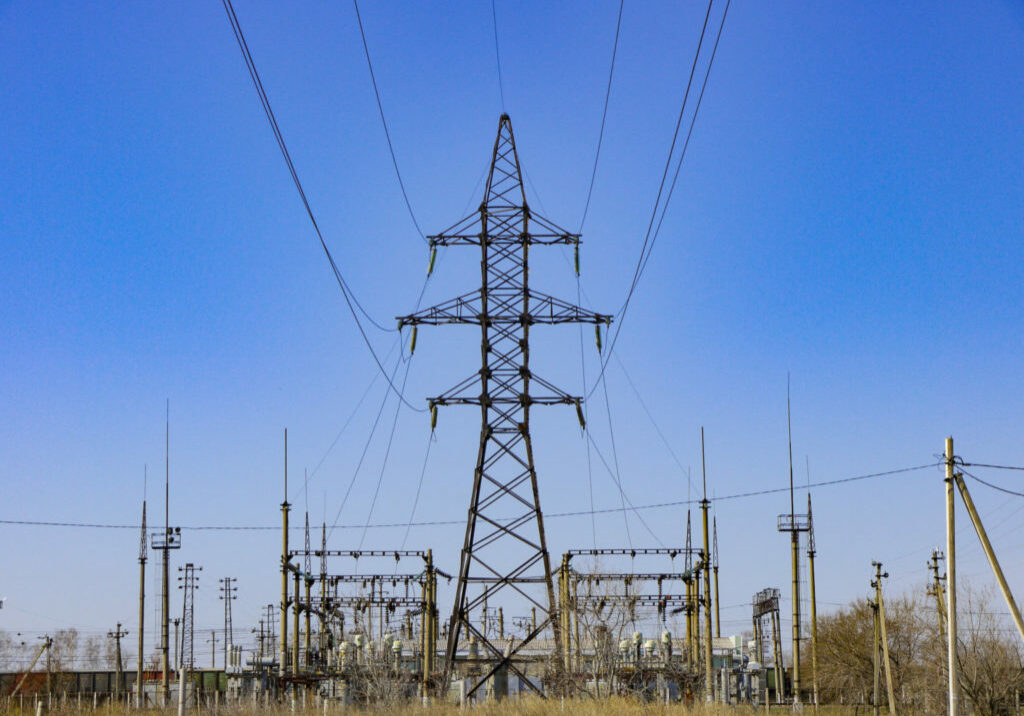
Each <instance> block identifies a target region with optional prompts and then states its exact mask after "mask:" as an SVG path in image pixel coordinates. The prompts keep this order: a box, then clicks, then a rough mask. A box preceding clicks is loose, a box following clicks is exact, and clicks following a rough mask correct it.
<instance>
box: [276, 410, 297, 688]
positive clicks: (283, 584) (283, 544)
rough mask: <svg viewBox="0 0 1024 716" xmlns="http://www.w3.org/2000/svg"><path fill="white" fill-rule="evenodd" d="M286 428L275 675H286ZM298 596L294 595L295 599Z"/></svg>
mask: <svg viewBox="0 0 1024 716" xmlns="http://www.w3.org/2000/svg"><path fill="white" fill-rule="evenodd" d="M290 506H291V505H289V504H288V428H285V429H284V502H282V503H281V654H280V656H279V657H278V658H279V659H280V663H279V664H278V665H277V674H278V676H280V677H282V678H283V677H284V676H286V675H287V674H288V508H289V507H290ZM297 596H298V595H297V594H296V597H297Z"/></svg>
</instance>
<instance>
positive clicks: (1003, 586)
mask: <svg viewBox="0 0 1024 716" xmlns="http://www.w3.org/2000/svg"><path fill="white" fill-rule="evenodd" d="M956 486H957V488H959V490H960V496H961V497H962V498H963V500H964V505H965V506H966V507H967V514H968V515H970V518H971V522H972V523H974V530H975V531H976V532H977V533H978V539H979V540H981V546H982V547H984V548H985V556H986V557H988V563H989V565H990V566H991V567H992V572H993V573H994V574H995V575H996V581H998V582H999V590H1000V591H1001V592H1002V593H1003V599H1005V600H1006V606H1007V607H1009V609H1010V614H1012V615H1013V621H1014V623H1015V624H1016V625H1017V632H1018V633H1019V634H1020V638H1021V639H1022V640H1024V620H1022V619H1021V616H1020V609H1018V608H1017V602H1016V601H1015V600H1014V598H1013V592H1011V591H1010V585H1009V584H1007V582H1006V576H1005V575H1003V570H1002V568H1001V567H1000V566H999V560H998V559H996V553H995V550H993V549H992V543H991V542H989V541H988V534H987V533H986V532H985V526H984V525H983V524H981V517H979V516H978V511H977V510H976V509H975V508H974V500H972V499H971V493H970V492H968V491H967V484H966V483H965V482H964V478H963V475H959V474H958V475H956Z"/></svg>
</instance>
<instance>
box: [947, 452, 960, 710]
mask: <svg viewBox="0 0 1024 716" xmlns="http://www.w3.org/2000/svg"><path fill="white" fill-rule="evenodd" d="M953 460H954V457H953V438H952V437H948V438H946V480H945V482H946V575H947V576H946V585H947V599H946V674H947V676H948V685H949V716H958V710H957V709H958V702H959V700H960V694H959V689H960V685H959V683H958V679H959V677H958V674H957V670H956V661H957V655H956V636H957V633H956V494H955V493H954V486H953V485H954V480H953Z"/></svg>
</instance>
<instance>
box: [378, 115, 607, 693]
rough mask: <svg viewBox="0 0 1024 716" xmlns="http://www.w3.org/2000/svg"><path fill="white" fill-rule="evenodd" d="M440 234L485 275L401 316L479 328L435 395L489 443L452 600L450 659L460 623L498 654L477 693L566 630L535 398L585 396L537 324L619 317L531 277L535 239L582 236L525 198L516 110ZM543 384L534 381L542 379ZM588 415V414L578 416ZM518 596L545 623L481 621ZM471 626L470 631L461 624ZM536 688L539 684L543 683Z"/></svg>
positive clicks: (502, 123) (553, 401) (415, 322)
mask: <svg viewBox="0 0 1024 716" xmlns="http://www.w3.org/2000/svg"><path fill="white" fill-rule="evenodd" d="M429 239H430V245H431V247H432V249H436V247H438V246H474V247H479V249H480V251H481V263H480V266H481V285H480V288H478V289H475V290H473V291H471V292H469V293H466V294H463V295H461V296H458V297H456V298H453V299H450V300H448V301H445V302H443V303H441V304H438V305H436V306H433V307H431V308H427V309H424V310H422V311H420V312H418V313H415V314H412V315H409V316H404V317H400V318H399V319H398V320H399V326H400V327H402V326H412V327H413V331H415V330H416V328H417V327H418V326H420V325H445V324H471V325H477V326H480V330H481V346H480V348H481V367H480V369H479V370H478V371H477V372H475V373H474V374H473V375H471V376H469V377H468V378H466V379H465V380H463V381H461V382H459V383H458V384H456V385H455V386H454V387H452V388H451V389H449V390H448V391H446V392H444V393H442V394H441V395H439V396H438V397H435V398H431V399H430V406H431V413H432V424H436V409H437V406H440V405H475V406H479V407H480V411H481V430H480V444H479V450H478V453H477V459H476V468H475V470H474V474H473V487H472V492H471V497H470V507H469V516H468V520H467V524H466V537H465V542H464V545H463V548H462V556H461V560H460V565H459V578H458V585H457V587H456V596H455V604H454V608H453V611H452V617H451V621H450V625H449V629H448V645H447V651H446V658H445V671H444V676H443V680H442V682H441V683H447V680H448V678H449V677H450V675H451V674H452V671H453V668H454V662H455V659H456V654H457V652H458V651H459V650H460V643H459V637H460V634H463V633H464V634H465V635H466V636H471V637H474V638H475V639H476V642H477V643H478V644H479V645H480V646H481V647H482V653H483V654H484V655H485V658H486V659H487V660H489V663H488V664H487V665H486V666H485V667H484V668H483V669H482V674H481V675H480V678H478V679H477V680H476V681H475V683H474V685H472V686H471V687H470V688H469V689H468V690H467V696H472V694H473V693H474V692H475V691H476V690H477V689H478V688H479V687H480V686H481V685H482V684H484V683H486V681H487V680H488V679H489V678H490V676H491V675H492V674H493V673H495V672H496V671H497V670H498V669H499V668H502V667H503V666H507V667H508V668H509V669H510V670H512V671H513V672H515V673H517V674H518V675H519V676H520V677H522V680H523V683H526V684H527V685H529V686H531V687H532V686H533V683H532V682H531V681H530V680H529V679H526V678H525V676H524V675H523V673H522V671H521V670H520V668H519V667H518V666H517V665H516V657H517V654H518V653H519V652H520V651H521V649H522V648H523V647H524V646H525V645H527V644H529V643H530V642H531V641H533V640H534V639H535V638H536V637H537V636H538V635H539V634H540V633H542V632H543V631H544V630H546V629H548V628H551V629H552V631H553V634H554V639H555V644H556V650H557V649H558V648H559V645H560V640H561V635H560V633H559V628H558V620H557V618H556V616H557V614H556V610H557V606H556V601H555V594H554V585H553V581H552V574H551V562H550V559H549V556H548V548H547V541H546V538H545V535H544V521H543V517H542V513H541V509H540V497H539V492H538V488H537V474H536V470H535V467H534V461H533V446H532V441H531V437H530V408H531V407H532V406H533V405H557V404H567V405H575V406H576V407H577V413H578V414H579V416H582V412H581V411H580V410H579V405H580V402H581V400H582V398H578V397H574V396H571V395H569V394H568V393H566V392H564V391H562V390H560V389H559V388H557V387H555V386H554V385H552V384H551V383H549V382H548V381H546V380H544V379H542V378H540V377H538V376H537V375H535V374H534V373H533V371H532V370H531V368H530V362H529V357H530V342H529V336H530V326H532V325H536V324H549V325H553V324H561V323H593V324H595V325H597V326H600V325H601V324H606V325H607V324H608V323H610V322H611V316H608V315H604V314H599V313H594V312H592V311H588V310H585V309H583V308H580V307H578V306H576V305H574V304H572V303H569V302H567V301H563V300H561V299H558V298H555V297H553V296H549V295H547V294H543V293H540V292H539V291H536V290H535V289H533V288H531V287H530V285H529V248H530V246H533V245H538V244H540V245H570V246H573V247H576V246H578V244H579V240H580V237H579V234H572V233H569V232H567V231H565V230H564V229H562V228H560V227H558V226H557V225H556V224H554V223H552V222H550V221H548V220H547V219H545V218H543V217H541V216H539V215H537V214H535V213H534V212H533V211H532V210H531V209H530V207H529V205H528V204H527V201H526V192H525V190H524V187H523V181H522V173H521V170H520V166H519V155H518V153H517V151H516V144H515V137H514V135H513V133H512V122H511V120H510V119H509V117H508V115H507V114H503V115H501V118H500V120H499V122H498V135H497V138H496V139H495V141H494V149H493V151H492V153H491V166H490V171H489V173H488V175H487V184H486V189H485V191H484V197H483V201H482V202H481V204H480V207H479V209H478V210H477V211H476V212H475V213H473V214H471V215H470V216H468V217H466V218H464V219H463V220H461V221H459V222H458V223H456V224H454V225H453V226H451V227H450V228H449V229H447V230H446V231H444V232H442V233H440V234H437V235H434V236H430V237H429ZM535 390H536V391H537V392H534V391H535ZM581 422H582V417H581ZM498 592H502V595H501V597H499V598H500V599H506V598H508V599H511V598H514V597H518V598H520V600H521V603H522V606H523V611H524V613H525V612H527V611H528V610H529V608H530V607H533V608H536V610H537V611H538V613H539V615H543V618H542V619H539V620H538V623H537V625H536V628H532V624H531V628H530V629H529V630H528V631H527V633H525V634H523V635H521V636H520V638H518V639H516V642H515V644H514V645H507V644H496V643H494V642H493V641H492V639H491V638H489V637H488V636H487V635H486V634H484V633H483V631H482V630H481V629H480V628H479V623H480V621H479V620H478V619H472V618H471V615H472V614H474V613H479V611H480V609H481V608H482V607H483V605H484V603H485V602H486V601H487V599H488V598H491V599H492V603H493V600H494V599H495V595H496V593H498ZM463 630H464V631H463ZM534 688H535V687H534Z"/></svg>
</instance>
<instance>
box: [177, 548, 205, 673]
mask: <svg viewBox="0 0 1024 716" xmlns="http://www.w3.org/2000/svg"><path fill="white" fill-rule="evenodd" d="M178 571H179V572H181V576H180V577H178V581H179V582H181V584H179V585H178V588H179V589H181V590H182V593H183V595H182V602H181V671H182V673H185V674H188V673H191V672H192V670H193V669H194V668H195V664H196V651H195V593H196V590H197V589H199V577H198V575H196V572H202V571H203V568H202V567H197V566H195V565H194V564H192V563H191V562H188V563H187V564H186V565H185V566H184V567H178Z"/></svg>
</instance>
